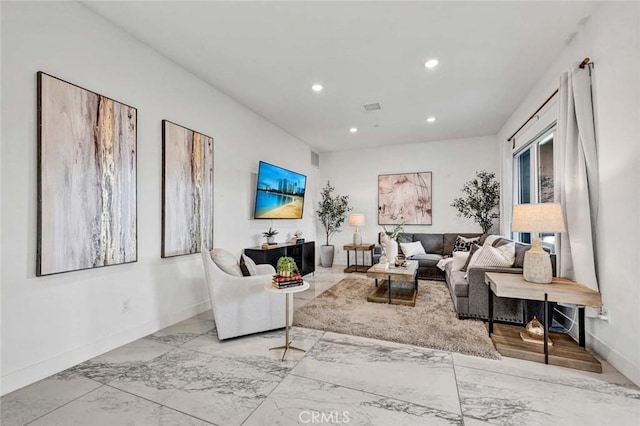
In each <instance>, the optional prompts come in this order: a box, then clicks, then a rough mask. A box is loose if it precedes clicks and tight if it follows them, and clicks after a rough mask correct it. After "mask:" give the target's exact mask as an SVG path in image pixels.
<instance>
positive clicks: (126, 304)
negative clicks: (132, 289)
mask: <svg viewBox="0 0 640 426" xmlns="http://www.w3.org/2000/svg"><path fill="white" fill-rule="evenodd" d="M129 309H131V304H130V303H129V300H128V299H127V300H125V301H124V302H122V313H125V312H129Z"/></svg>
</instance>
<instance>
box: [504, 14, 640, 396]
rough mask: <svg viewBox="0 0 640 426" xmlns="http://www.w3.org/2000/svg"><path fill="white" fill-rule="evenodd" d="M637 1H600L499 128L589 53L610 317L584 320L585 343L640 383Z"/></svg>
mask: <svg viewBox="0 0 640 426" xmlns="http://www.w3.org/2000/svg"><path fill="white" fill-rule="evenodd" d="M639 31H640V4H639V3H637V2H612V3H603V4H601V5H600V6H599V7H598V8H597V9H596V10H595V11H594V13H593V15H592V16H591V19H590V20H589V21H587V22H586V23H585V24H584V27H583V28H582V29H581V31H580V32H579V34H578V35H577V36H576V37H575V38H574V40H573V41H572V42H571V43H570V44H569V45H568V46H567V47H566V49H565V50H564V51H563V52H562V54H561V55H559V57H558V58H557V59H556V61H555V62H554V63H553V64H552V65H551V66H550V67H549V70H548V72H547V73H546V74H545V75H544V76H543V78H541V79H540V81H539V82H538V83H537V84H536V86H535V87H534V88H533V90H532V91H531V92H530V93H529V95H528V96H527V97H526V99H525V100H524V101H523V102H522V104H521V105H520V107H519V108H518V109H517V110H516V112H515V113H514V114H513V115H512V117H511V118H510V119H509V120H508V121H507V123H506V124H505V125H504V127H503V128H502V130H501V131H500V132H499V134H498V141H499V142H498V143H501V144H502V143H503V141H505V140H506V139H507V138H508V137H509V136H510V134H511V133H512V132H513V130H515V129H516V128H517V127H518V126H519V124H520V123H522V122H523V121H524V120H525V119H526V118H527V117H528V116H529V115H530V114H531V113H532V112H533V111H534V110H535V109H536V108H537V107H538V106H539V105H540V103H542V101H543V100H544V99H545V98H546V97H547V96H548V94H550V93H551V92H552V91H553V90H554V89H555V88H557V87H558V83H559V79H560V74H561V73H562V72H566V71H567V70H568V69H569V67H570V66H572V67H575V66H577V64H579V63H580V61H581V60H582V58H584V57H586V56H588V57H590V58H591V60H592V61H593V62H594V63H595V69H594V73H593V80H592V81H593V93H594V104H595V110H596V131H597V140H598V156H599V170H600V205H599V218H598V223H597V240H598V255H597V260H596V264H597V268H598V270H599V284H600V292H601V294H602V299H603V303H604V305H605V306H606V307H607V308H608V309H609V312H610V320H609V321H608V322H604V321H600V320H596V319H587V333H588V336H589V339H588V344H589V345H590V347H591V348H592V349H593V350H594V351H596V352H597V353H598V354H600V355H601V356H603V357H604V358H605V359H606V360H607V361H609V362H610V363H611V364H612V365H613V366H615V367H616V368H617V369H618V370H620V371H621V372H622V373H623V374H625V375H626V376H627V377H629V378H630V379H631V380H633V381H634V382H635V383H637V384H640V333H639V332H638V326H637V324H638V314H637V312H638V308H639V306H640V286H639V285H638V277H639V276H640V267H639V265H638V259H640V249H639V246H638V243H637V242H638V241H639V240H640V219H638V217H639V216H638V214H639V212H640V191H639V190H638V188H640V142H639V140H640V55H639V54H638V52H640V33H639Z"/></svg>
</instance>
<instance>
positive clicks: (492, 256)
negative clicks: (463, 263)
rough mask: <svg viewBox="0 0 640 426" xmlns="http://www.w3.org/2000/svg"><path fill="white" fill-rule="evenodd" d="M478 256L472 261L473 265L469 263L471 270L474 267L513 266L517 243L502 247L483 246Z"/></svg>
mask: <svg viewBox="0 0 640 426" xmlns="http://www.w3.org/2000/svg"><path fill="white" fill-rule="evenodd" d="M477 254H478V256H477V257H476V258H475V259H472V261H473V263H471V262H470V263H469V268H470V267H472V266H497V267H509V266H513V262H514V261H515V259H516V243H515V242H512V243H509V244H505V245H503V246H500V247H493V246H482V248H481V249H480V250H478V251H477ZM474 257H475V256H474Z"/></svg>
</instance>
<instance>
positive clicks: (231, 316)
mask: <svg viewBox="0 0 640 426" xmlns="http://www.w3.org/2000/svg"><path fill="white" fill-rule="evenodd" d="M201 253H202V262H203V265H204V272H205V278H206V282H207V288H208V289H209V297H210V298H211V309H212V310H213V318H214V320H215V323H216V329H217V331H218V338H219V339H220V340H224V339H229V338H231V337H237V336H243V335H246V334H252V333H258V332H260V331H266V330H273V329H277V328H284V326H285V323H284V316H285V299H284V296H283V295H282V294H277V293H272V292H270V291H267V290H265V289H264V286H265V284H269V283H270V282H271V276H272V275H273V274H275V272H276V271H275V269H274V268H273V266H271V265H256V266H257V271H258V273H259V274H260V275H255V276H249V277H236V276H233V275H230V274H228V273H226V272H224V271H223V270H222V269H220V268H219V267H218V265H216V263H215V262H214V261H213V260H212V259H211V254H210V252H209V250H207V249H206V248H205V247H204V246H203V247H202V251H201ZM287 297H291V295H288V296H287ZM292 320H293V313H292V312H290V313H289V324H291V322H292Z"/></svg>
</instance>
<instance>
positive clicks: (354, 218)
mask: <svg viewBox="0 0 640 426" xmlns="http://www.w3.org/2000/svg"><path fill="white" fill-rule="evenodd" d="M349 225H350V226H355V227H356V230H355V232H354V233H353V244H354V245H360V244H362V238H361V237H360V227H361V226H364V215H363V214H362V213H353V214H350V215H349Z"/></svg>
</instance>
